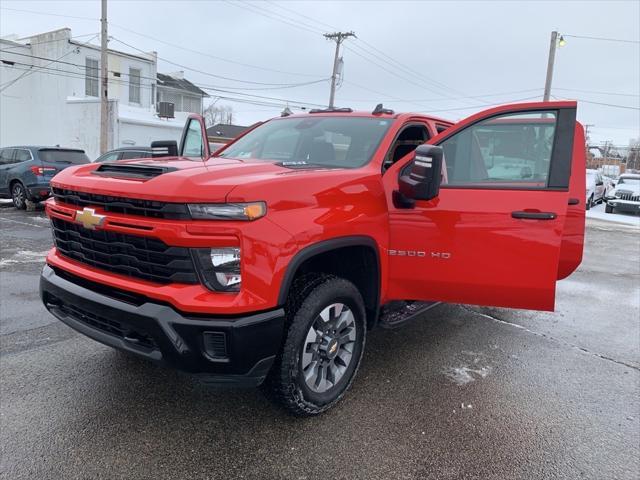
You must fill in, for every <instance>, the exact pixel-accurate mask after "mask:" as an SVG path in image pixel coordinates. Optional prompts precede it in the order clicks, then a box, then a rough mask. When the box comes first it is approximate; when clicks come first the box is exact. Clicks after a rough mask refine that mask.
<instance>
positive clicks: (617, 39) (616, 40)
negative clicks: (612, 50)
mask: <svg viewBox="0 0 640 480" xmlns="http://www.w3.org/2000/svg"><path fill="white" fill-rule="evenodd" d="M562 36H563V37H571V38H583V39H586V40H602V41H604V42H620V43H639V44H640V41H638V40H625V39H620V38H606V37H592V36H589V35H569V34H567V33H563V34H562Z"/></svg>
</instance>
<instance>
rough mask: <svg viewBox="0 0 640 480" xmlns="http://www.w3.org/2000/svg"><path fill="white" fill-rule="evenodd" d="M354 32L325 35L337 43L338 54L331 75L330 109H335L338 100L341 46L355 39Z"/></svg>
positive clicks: (334, 58) (334, 59)
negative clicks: (337, 81) (335, 102)
mask: <svg viewBox="0 0 640 480" xmlns="http://www.w3.org/2000/svg"><path fill="white" fill-rule="evenodd" d="M355 36H356V34H355V33H353V32H334V33H325V34H324V37H325V38H326V39H328V40H333V41H334V42H336V54H335V56H334V57H333V73H332V74H331V92H330V93H329V108H333V107H334V100H335V98H336V79H337V77H338V63H339V61H340V44H341V43H342V42H343V41H344V40H345V39H346V38H349V37H355Z"/></svg>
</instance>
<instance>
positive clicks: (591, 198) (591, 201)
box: [587, 195, 593, 210]
mask: <svg viewBox="0 0 640 480" xmlns="http://www.w3.org/2000/svg"><path fill="white" fill-rule="evenodd" d="M592 206H593V195H591V196H590V197H589V200H587V210H591V207H592Z"/></svg>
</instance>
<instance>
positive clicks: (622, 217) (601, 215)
mask: <svg viewBox="0 0 640 480" xmlns="http://www.w3.org/2000/svg"><path fill="white" fill-rule="evenodd" d="M586 214H587V218H588V219H594V220H603V221H606V222H612V223H622V224H624V225H631V226H634V227H639V228H640V215H637V214H635V213H607V212H605V211H604V204H599V205H596V206H595V207H592V208H591V210H587V212H586ZM612 226H613V225H612Z"/></svg>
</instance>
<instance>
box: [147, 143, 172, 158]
mask: <svg viewBox="0 0 640 480" xmlns="http://www.w3.org/2000/svg"><path fill="white" fill-rule="evenodd" d="M151 150H152V153H151V158H158V157H177V156H178V142H176V141H175V140H156V141H154V142H151Z"/></svg>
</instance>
